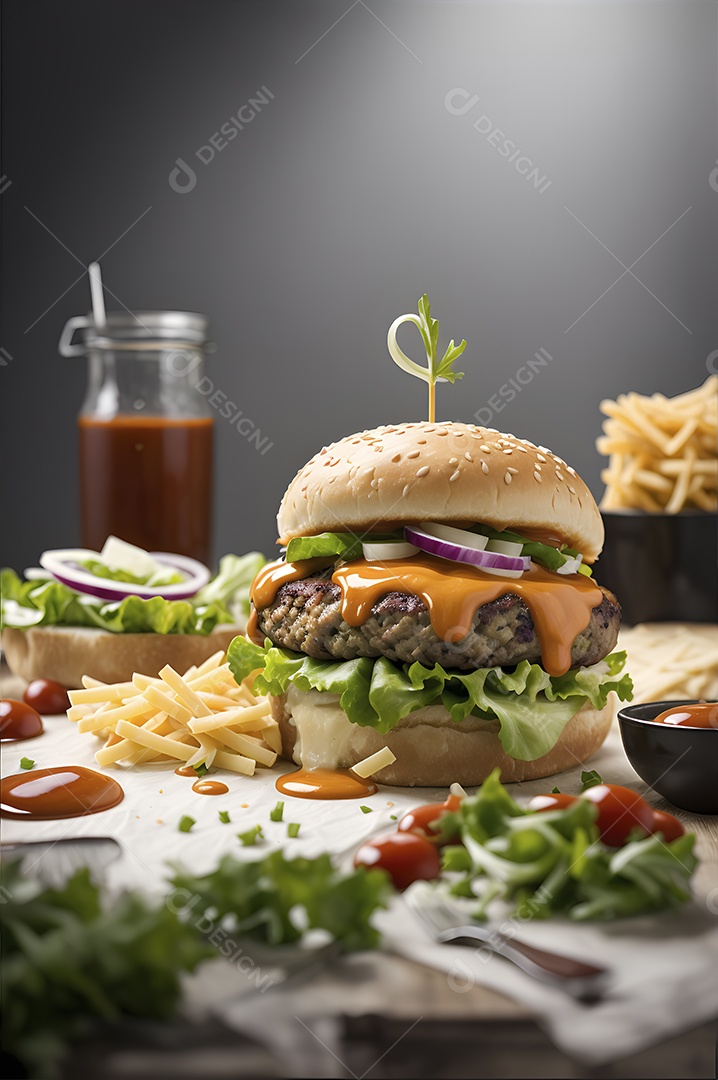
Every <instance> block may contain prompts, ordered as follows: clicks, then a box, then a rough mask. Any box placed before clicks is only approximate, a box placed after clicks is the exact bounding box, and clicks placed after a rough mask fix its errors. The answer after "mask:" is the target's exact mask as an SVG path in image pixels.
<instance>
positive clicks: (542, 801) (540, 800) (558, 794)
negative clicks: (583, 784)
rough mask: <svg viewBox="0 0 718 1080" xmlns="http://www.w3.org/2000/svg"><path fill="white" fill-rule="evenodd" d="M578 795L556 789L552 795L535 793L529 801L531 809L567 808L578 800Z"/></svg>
mask: <svg viewBox="0 0 718 1080" xmlns="http://www.w3.org/2000/svg"><path fill="white" fill-rule="evenodd" d="M577 798H578V796H577V795H565V794H564V793H563V792H562V791H554V792H552V793H551V794H550V795H534V797H533V799H532V800H531V802H530V803H529V810H565V809H566V807H567V806H571V804H572V803H575V802H576V799H577Z"/></svg>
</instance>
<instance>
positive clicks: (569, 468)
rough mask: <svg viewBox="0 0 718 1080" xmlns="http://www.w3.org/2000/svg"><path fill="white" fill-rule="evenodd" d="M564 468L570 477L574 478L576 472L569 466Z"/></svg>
mask: <svg viewBox="0 0 718 1080" xmlns="http://www.w3.org/2000/svg"><path fill="white" fill-rule="evenodd" d="M566 468H567V469H568V471H569V472H570V473H571V476H575V475H576V470H575V469H572V468H571V466H570V465H567V466H566Z"/></svg>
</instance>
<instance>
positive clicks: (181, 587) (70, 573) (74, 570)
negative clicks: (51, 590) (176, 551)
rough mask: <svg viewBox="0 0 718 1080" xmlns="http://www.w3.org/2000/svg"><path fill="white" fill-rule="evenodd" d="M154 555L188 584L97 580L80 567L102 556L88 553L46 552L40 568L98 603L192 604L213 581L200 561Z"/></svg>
mask: <svg viewBox="0 0 718 1080" xmlns="http://www.w3.org/2000/svg"><path fill="white" fill-rule="evenodd" d="M151 555H152V557H153V559H156V560H157V562H160V563H162V564H163V565H164V566H169V567H171V569H173V570H179V572H180V573H181V574H184V576H185V580H184V581H181V582H178V583H177V584H175V585H156V586H155V585H130V584H129V583H128V582H126V581H112V580H110V579H109V578H102V577H96V576H95V575H94V574H91V573H90V571H89V570H86V569H85V567H84V566H81V565H79V564H80V563H81V562H82V561H85V560H87V559H97V558H98V557H99V556H98V553H97V552H96V551H86V550H84V549H71V548H67V549H61V550H59V551H45V552H43V554H42V555H41V556H40V565H41V566H42V567H43V569H45V570H47V571H48V573H50V574H52V576H53V577H54V578H55V580H56V581H59V582H61V584H63V585H67V587H68V588H69V589H74V590H75V592H79V593H85V594H86V595H87V596H94V597H96V598H97V599H98V600H124V599H125V597H126V596H139V597H141V598H142V599H143V600H150V599H151V598H152V597H153V596H161V597H163V599H165V600H188V599H189V598H190V597H191V596H194V595H195V593H197V592H199V590H200V589H202V588H203V587H204V586H205V585H206V584H207V582H208V581H209V579H210V576H211V575H210V572H209V570H208V568H207V567H206V566H204V565H203V564H202V563H200V562H197V561H196V559H189V558H187V556H186V555H172V554H171V553H170V552H166V551H153V552H151Z"/></svg>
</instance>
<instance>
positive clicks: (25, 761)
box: [20, 757, 35, 769]
mask: <svg viewBox="0 0 718 1080" xmlns="http://www.w3.org/2000/svg"><path fill="white" fill-rule="evenodd" d="M20 768H21V769H34V768H35V762H34V761H33V759H32V758H29V757H21V758H20Z"/></svg>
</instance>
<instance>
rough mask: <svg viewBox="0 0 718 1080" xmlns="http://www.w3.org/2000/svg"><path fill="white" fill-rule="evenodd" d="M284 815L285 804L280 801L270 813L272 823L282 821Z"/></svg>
mask: <svg viewBox="0 0 718 1080" xmlns="http://www.w3.org/2000/svg"><path fill="white" fill-rule="evenodd" d="M283 814H284V803H283V802H282V801H281V799H280V801H279V802H278V803H277V805H276V806H275V807H274V809H273V810H270V811H269V820H270V821H281V820H282V815H283Z"/></svg>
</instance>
